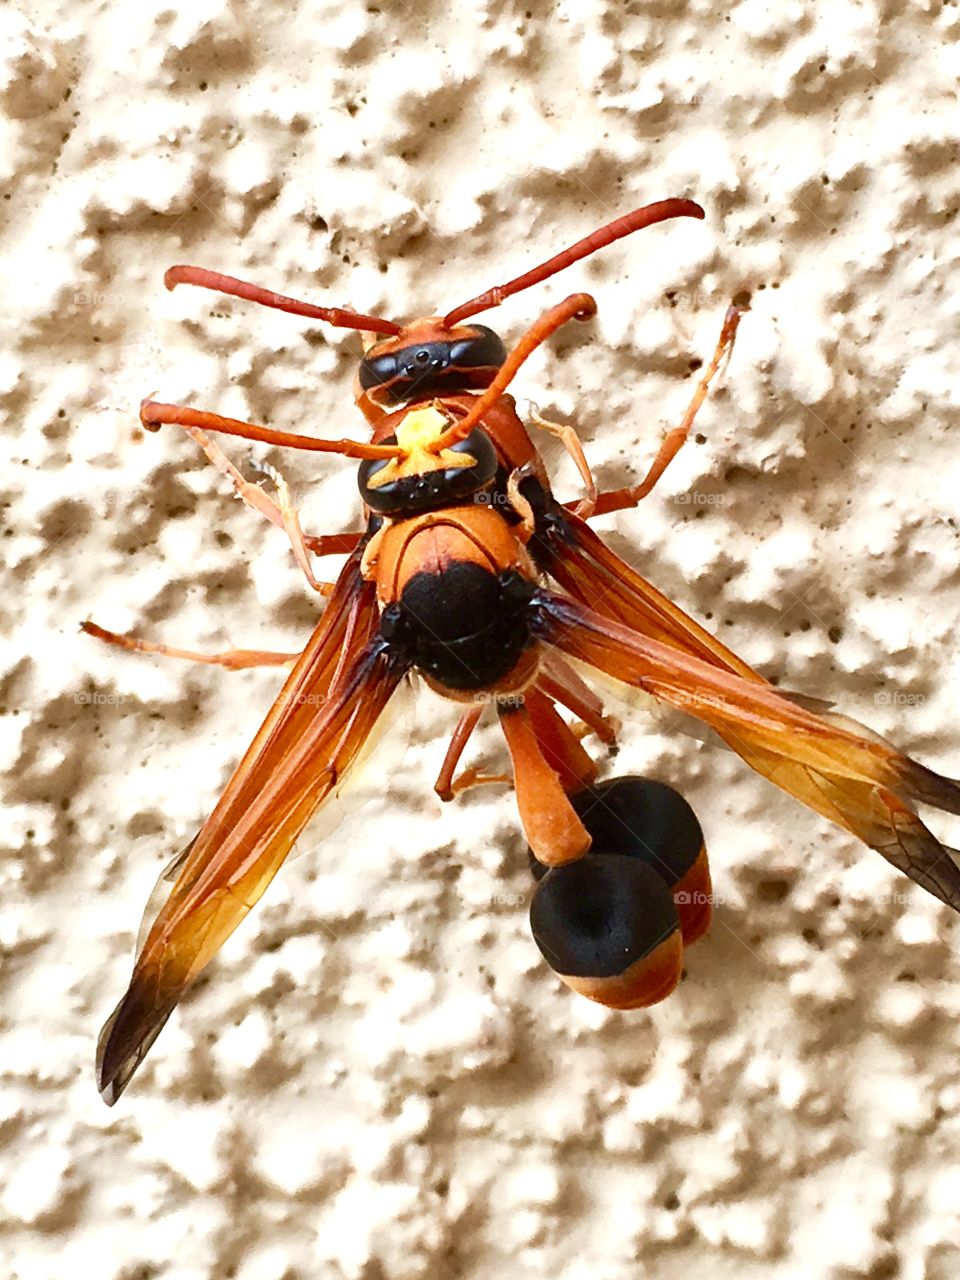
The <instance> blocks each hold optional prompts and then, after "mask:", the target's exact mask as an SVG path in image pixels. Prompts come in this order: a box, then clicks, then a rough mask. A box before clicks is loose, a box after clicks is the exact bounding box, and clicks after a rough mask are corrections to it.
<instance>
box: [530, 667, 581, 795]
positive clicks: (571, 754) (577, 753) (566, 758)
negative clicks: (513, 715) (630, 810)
mask: <svg viewBox="0 0 960 1280" xmlns="http://www.w3.org/2000/svg"><path fill="white" fill-rule="evenodd" d="M524 705H525V706H526V709H527V712H528V713H529V716H530V724H531V725H532V726H533V732H534V733H535V734H536V736H537V742H538V743H539V744H540V750H541V752H542V753H543V757H544V759H545V760H546V762H547V764H548V765H549V766H550V768H551V769H553V771H554V773H556V774H557V775H558V777H559V778H560V782H561V784H562V785H563V789H564V791H566V792H567V793H568V794H570V793H573V792H577V791H580V790H581V789H582V788H584V787H588V786H589V785H590V784H591V783H592V782H594V781H596V777H597V766H596V765H595V764H594V762H593V760H592V759H591V757H590V756H589V755H588V754H587V752H586V751H585V750H584V749H583V747H582V746H581V745H580V740H579V738H578V737H577V735H576V733H575V732H574V730H573V729H571V727H570V726H569V725H568V724H567V722H566V720H564V719H563V717H562V716H561V715H560V713H559V712H558V711H557V709H556V706H555V705H554V702H553V699H552V698H550V697H548V696H547V694H546V693H545V692H543V691H542V690H541V689H540V688H539V687H538V686H534V687H533V688H532V689H527V691H526V693H525V694H524Z"/></svg>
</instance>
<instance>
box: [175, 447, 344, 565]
mask: <svg viewBox="0 0 960 1280" xmlns="http://www.w3.org/2000/svg"><path fill="white" fill-rule="evenodd" d="M184 430H185V431H186V432H187V434H188V435H190V436H192V437H193V439H194V440H195V441H196V442H197V444H198V445H199V446H200V448H201V449H202V450H203V452H204V453H205V454H206V455H207V457H208V458H209V459H210V461H211V462H212V463H213V465H214V466H215V467H216V468H217V470H218V471H219V472H221V473H222V474H223V475H225V476H226V477H227V479H228V480H229V481H230V483H231V484H232V485H233V487H234V489H235V490H236V493H237V497H239V498H240V499H241V501H243V502H245V503H246V505H247V506H248V507H251V508H252V509H253V510H254V511H257V512H259V513H260V515H262V516H264V517H265V518H266V519H267V520H269V521H270V523H271V524H273V525H276V526H277V528H278V529H283V528H284V523H283V512H282V510H281V508H280V507H278V506H277V504H276V503H275V502H274V501H273V499H272V498H271V497H269V496H268V495H267V494H265V493H264V491H263V490H262V489H261V488H260V486H259V485H258V484H253V483H252V482H251V481H249V480H247V479H245V478H244V476H243V474H242V473H241V472H240V471H238V469H237V468H236V467H235V466H234V464H233V463H232V462H231V461H230V459H229V458H228V457H227V455H226V454H225V453H224V452H223V450H222V449H221V448H220V446H219V445H218V444H216V443H215V442H214V441H213V440H211V439H210V438H209V436H206V435H204V433H203V432H202V431H199V430H198V429H197V428H196V427H184ZM302 537H303V542H304V545H305V546H306V547H308V548H309V549H310V550H311V551H312V552H313V554H314V555H317V556H335V555H349V554H350V552H351V551H353V549H354V548H355V547H356V546H357V544H358V543H359V541H360V539H361V538H362V537H363V534H362V533H361V532H360V531H359V530H357V531H356V532H351V533H322V534H309V533H305V534H303V535H302Z"/></svg>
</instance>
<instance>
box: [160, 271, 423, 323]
mask: <svg viewBox="0 0 960 1280" xmlns="http://www.w3.org/2000/svg"><path fill="white" fill-rule="evenodd" d="M163 283H164V284H165V285H166V286H167V288H168V289H175V288H176V287H177V285H178V284H195V285H199V287H200V288H201V289H215V290H216V291H217V293H229V294H232V295H233V296H234V297H235V298H246V299H247V300H248V301H250V302H259V303H260V305H261V306H264V307H273V308H274V309H275V310H277V311H289V312H290V313H291V314H292V315H295V316H309V317H310V318H311V319H313V320H325V321H326V322H327V324H335V325H338V326H339V327H340V328H341V329H365V330H366V331H367V332H368V333H383V334H387V335H389V336H391V337H392V336H393V335H394V334H397V333H399V332H400V326H399V325H398V324H394V322H393V321H392V320H381V319H380V317H379V316H364V315H359V314H358V313H357V312H355V311H344V310H343V309H342V308H341V307H317V306H314V304H313V303H312V302H301V301H300V300H299V299H298V298H288V297H286V295H285V294H282V293H274V292H273V291H272V290H271V289H263V288H261V287H260V285H258V284H248V283H247V282H246V280H237V279H236V278H235V277H234V276H225V275H221V273H220V272H219V271H208V270H207V269H206V267H187V266H182V265H181V266H176V267H171V268H170V269H169V271H167V272H165V274H164V277H163Z"/></svg>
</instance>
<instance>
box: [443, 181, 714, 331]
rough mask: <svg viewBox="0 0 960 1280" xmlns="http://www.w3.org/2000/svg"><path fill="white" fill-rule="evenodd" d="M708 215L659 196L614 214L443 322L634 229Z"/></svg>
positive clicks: (496, 300) (495, 302) (484, 306)
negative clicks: (656, 198)
mask: <svg viewBox="0 0 960 1280" xmlns="http://www.w3.org/2000/svg"><path fill="white" fill-rule="evenodd" d="M705 216H706V215H705V214H704V212H703V210H702V209H701V208H700V206H699V205H698V204H696V203H695V202H694V201H693V200H676V199H675V200H657V201H656V202H655V203H654V204H648V205H644V206H643V208H642V209H634V211H633V212H632V213H625V214H624V215H623V216H622V217H620V218H614V220H613V222H608V223H607V224H606V226H604V227H599V228H598V229H597V230H596V231H592V232H591V233H590V235H588V236H585V237H584V239H583V240H578V241H577V243H576V244H572V245H571V246H570V247H569V249H563V250H562V251H561V252H560V253H558V254H555V255H554V256H553V257H552V258H549V259H548V260H547V261H546V262H541V264H540V266H539V267H534V268H533V269H532V270H530V271H525V272H524V273H523V275H522V276H517V277H516V279H515V280H510V281H508V282H507V284H498V285H495V286H494V287H493V288H492V289H487V291H486V292H485V293H478V294H477V296H476V297H475V298H471V299H470V301H469V302H463V303H461V304H460V306H459V307H454V309H453V310H452V311H450V312H448V314H447V315H445V316H444V318H443V323H444V324H445V325H447V326H448V327H449V326H452V325H455V324H459V323H460V322H461V321H462V320H466V318H467V317H468V316H475V315H477V313H478V312H480V311H487V310H489V308H490V307H499V305H500V303H501V302H503V301H504V299H505V298H509V297H511V296H512V295H513V294H515V293H520V292H521V290H523V289H529V288H530V286H531V285H534V284H539V283H540V282H541V280H548V279H549V278H550V276H554V275H556V274H557V272H558V271H562V270H563V269H564V267H569V266H572V265H573V263H575V262H579V261H580V259H581V258H588V257H589V256H590V254H591V253H596V252H597V250H598V249H604V248H606V246H607V245H608V244H613V242H614V240H622V239H623V237H624V236H629V235H631V234H632V233H633V232H634V231H639V230H641V228H643V227H651V226H653V224H654V223H655V222H666V220H667V219H668V218H703V217H705Z"/></svg>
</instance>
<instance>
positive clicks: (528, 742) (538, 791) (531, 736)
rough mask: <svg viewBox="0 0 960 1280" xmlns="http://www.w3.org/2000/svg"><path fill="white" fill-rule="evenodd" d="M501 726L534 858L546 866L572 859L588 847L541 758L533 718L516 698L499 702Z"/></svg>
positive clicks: (558, 783) (583, 830) (580, 825)
mask: <svg viewBox="0 0 960 1280" xmlns="http://www.w3.org/2000/svg"><path fill="white" fill-rule="evenodd" d="M499 711H500V725H501V728H502V729H503V736H504V737H505V738H506V740H507V747H508V748H509V750H510V758H511V760H512V761H513V779H514V786H515V787H516V792H517V808H518V809H519V810H520V821H521V822H522V824H523V830H524V833H525V835H526V837H527V841H528V842H529V844H530V848H531V849H532V850H533V854H534V857H535V858H536V859H537V860H538V861H539V862H543V863H545V864H546V865H547V866H549V867H555V866H559V865H561V864H562V863H565V862H572V861H573V860H574V859H576V858H579V857H581V855H582V854H584V853H586V851H587V849H588V848H589V847H590V834H589V832H588V831H587V829H586V827H585V826H584V825H583V823H582V822H581V821H580V819H579V818H578V817H577V814H576V812H575V810H574V808H573V805H572V804H571V803H570V799H569V797H568V796H567V793H566V791H565V790H564V788H563V783H562V782H561V779H560V776H559V774H557V772H556V771H555V770H554V769H553V768H551V766H550V765H549V764H548V763H547V760H546V759H545V757H544V754H543V750H542V749H541V746H540V742H539V740H538V738H537V734H536V731H535V729H534V726H533V724H532V723H531V717H530V715H529V713H528V712H527V710H526V708H525V706H524V705H523V703H522V702H520V701H519V700H518V701H516V702H513V701H511V702H501V703H500V706H499Z"/></svg>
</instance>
